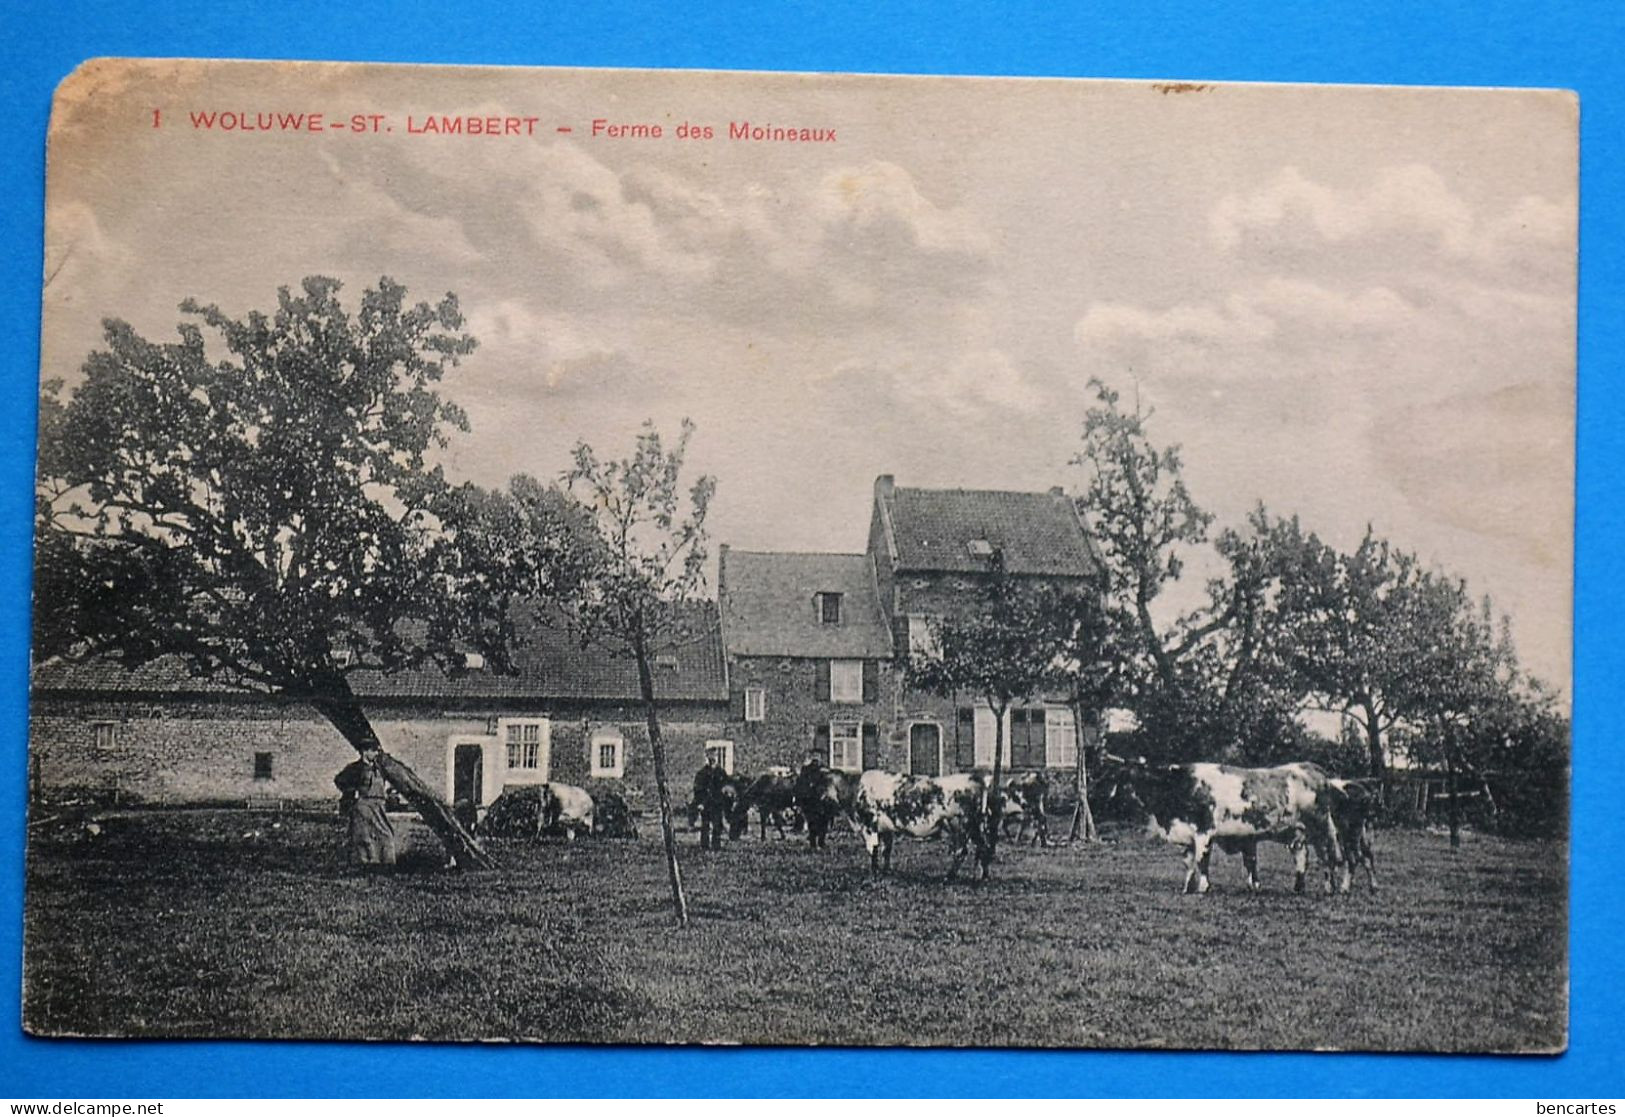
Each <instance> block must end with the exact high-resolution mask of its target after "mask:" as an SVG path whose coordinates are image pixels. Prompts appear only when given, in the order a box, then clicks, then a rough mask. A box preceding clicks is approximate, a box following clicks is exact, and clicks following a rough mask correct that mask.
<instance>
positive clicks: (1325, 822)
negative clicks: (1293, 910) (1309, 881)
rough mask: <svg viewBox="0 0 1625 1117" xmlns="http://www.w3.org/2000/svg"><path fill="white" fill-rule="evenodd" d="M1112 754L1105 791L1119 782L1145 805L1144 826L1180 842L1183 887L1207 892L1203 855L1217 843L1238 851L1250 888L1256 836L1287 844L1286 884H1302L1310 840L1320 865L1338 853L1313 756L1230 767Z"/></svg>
mask: <svg viewBox="0 0 1625 1117" xmlns="http://www.w3.org/2000/svg"><path fill="white" fill-rule="evenodd" d="M1112 760H1113V761H1115V763H1114V765H1113V767H1115V768H1116V776H1117V778H1116V781H1115V782H1114V785H1113V788H1112V793H1113V794H1116V793H1118V792H1119V791H1121V790H1122V789H1124V788H1127V790H1128V793H1129V794H1130V795H1131V796H1132V798H1133V799H1134V800H1135V801H1136V802H1138V803H1139V805H1140V806H1141V807H1143V808H1144V810H1145V812H1146V814H1147V816H1148V827H1149V829H1150V830H1151V831H1152V832H1153V833H1154V834H1156V835H1157V836H1158V837H1160V838H1162V839H1163V840H1164V841H1167V842H1170V843H1172V844H1174V845H1177V846H1182V847H1183V848H1184V850H1185V883H1184V885H1183V886H1182V888H1181V891H1182V892H1184V893H1186V894H1187V895H1188V894H1191V893H1202V892H1206V891H1207V890H1208V888H1209V887H1210V884H1209V880H1208V859H1209V857H1210V855H1211V853H1212V848H1213V847H1214V846H1215V845H1216V846H1218V847H1219V848H1220V849H1222V850H1224V851H1225V852H1226V853H1240V854H1241V859H1242V863H1243V864H1244V865H1245V866H1246V869H1247V886H1248V887H1249V888H1251V889H1253V890H1254V891H1257V889H1258V887H1259V885H1258V843H1259V842H1261V841H1266V842H1281V843H1283V844H1284V845H1286V847H1287V848H1288V849H1290V850H1291V851H1292V858H1293V863H1294V866H1295V868H1296V878H1295V880H1294V882H1293V891H1295V892H1303V891H1304V889H1305V880H1306V878H1307V875H1308V871H1309V864H1308V851H1309V847H1310V846H1313V847H1314V848H1315V852H1316V854H1317V855H1318V856H1319V858H1320V860H1321V861H1322V863H1323V864H1324V865H1325V867H1326V887H1327V890H1328V891H1330V890H1331V888H1332V876H1331V867H1332V866H1333V865H1336V864H1337V863H1338V862H1339V860H1340V859H1341V857H1342V850H1341V847H1340V845H1339V843H1338V838H1337V826H1336V823H1335V822H1334V820H1333V817H1332V798H1331V795H1330V794H1329V793H1328V791H1327V776H1326V773H1325V772H1324V771H1322V770H1321V769H1320V768H1319V767H1317V766H1316V765H1314V764H1308V763H1299V764H1283V765H1281V766H1280V767H1276V768H1237V767H1233V766H1231V765H1228V764H1169V765H1149V764H1147V763H1146V762H1145V761H1144V759H1143V758H1142V759H1139V760H1137V761H1121V760H1118V759H1117V758H1112Z"/></svg>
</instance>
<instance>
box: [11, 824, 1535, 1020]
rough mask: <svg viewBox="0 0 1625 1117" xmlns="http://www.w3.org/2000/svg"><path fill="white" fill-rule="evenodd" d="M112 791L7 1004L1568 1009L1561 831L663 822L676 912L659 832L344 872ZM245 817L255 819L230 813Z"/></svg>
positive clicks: (662, 1015)
mask: <svg viewBox="0 0 1625 1117" xmlns="http://www.w3.org/2000/svg"><path fill="white" fill-rule="evenodd" d="M271 820H272V816H268V815H251V814H246V813H244V812H201V811H200V812H173V813H148V814H127V815H122V816H111V817H107V818H105V819H103V820H102V821H101V822H100V826H101V832H100V833H99V834H96V835H95V836H93V837H86V836H85V835H84V831H83V830H82V829H80V828H78V827H66V826H63V827H58V828H51V827H44V828H40V829H39V830H37V831H36V835H35V839H34V841H33V842H32V843H31V846H30V857H29V867H28V898H27V914H26V927H25V950H26V982H25V984H26V989H25V998H24V1021H25V1024H26V1026H27V1028H28V1029H29V1030H30V1031H32V1032H34V1033H36V1034H75V1035H134V1036H171V1037H173V1036H283V1037H373V1038H389V1039H405V1038H409V1037H422V1038H427V1039H471V1038H491V1039H496V1038H514V1039H520V1038H526V1039H541V1040H552V1041H559V1042H563V1041H588V1042H615V1043H667V1042H684V1043H690V1042H723V1043H769V1044H787V1043H821V1044H895V1043H915V1044H954V1045H960V1044H970V1045H1007V1044H1015V1045H1046V1046H1047V1045H1062V1046H1092V1047H1093V1046H1103V1047H1120V1046H1134V1047H1139V1046H1155V1047H1218V1048H1344V1049H1417V1050H1432V1051H1451V1050H1528V1049H1544V1050H1551V1049H1554V1048H1558V1047H1561V1046H1562V1045H1563V1043H1564V1037H1565V1032H1566V1008H1565V1002H1566V979H1565V946H1566V944H1565V940H1566V933H1565V919H1564V895H1565V877H1566V864H1565V856H1564V851H1563V847H1562V846H1561V845H1557V844H1551V843H1527V842H1524V843H1516V842H1508V841H1503V840H1499V839H1495V838H1491V837H1486V836H1480V835H1472V834H1469V835H1468V836H1467V838H1466V841H1465V844H1464V845H1463V848H1462V849H1461V850H1460V851H1459V852H1457V853H1454V854H1453V853H1452V852H1451V851H1450V849H1449V846H1448V842H1447V840H1446V839H1445V838H1444V837H1443V836H1441V835H1437V834H1430V833H1419V832H1408V831H1406V832H1400V831H1384V832H1381V833H1379V834H1378V836H1377V838H1378V847H1377V848H1378V857H1379V869H1380V871H1381V873H1382V878H1381V885H1382V891H1381V892H1379V893H1377V894H1375V895H1372V894H1370V893H1368V892H1366V891H1364V889H1363V885H1362V884H1360V883H1359V882H1357V884H1356V888H1357V891H1356V894H1354V895H1352V896H1344V897H1328V896H1325V895H1309V896H1294V895H1292V893H1291V891H1290V888H1291V872H1290V863H1289V860H1288V857H1287V855H1286V853H1285V851H1283V850H1281V849H1280V848H1279V847H1266V849H1265V851H1264V853H1263V855H1262V857H1261V860H1262V872H1263V875H1264V880H1265V888H1266V890H1265V891H1263V892H1262V893H1259V894H1250V893H1248V892H1246V891H1245V890H1244V889H1243V887H1242V873H1241V865H1240V862H1239V860H1237V859H1234V858H1228V857H1224V856H1222V855H1219V854H1215V858H1214V873H1213V876H1214V881H1215V891H1214V892H1213V893H1210V894H1209V895H1206V896H1179V895H1176V889H1177V887H1178V886H1179V884H1180V882H1181V880H1182V878H1183V867H1182V865H1181V863H1180V862H1179V860H1178V859H1177V856H1176V855H1175V853H1174V852H1173V851H1172V850H1171V849H1170V848H1169V847H1167V846H1165V845H1162V844H1160V843H1156V842H1153V841H1151V840H1149V839H1147V838H1145V837H1143V836H1141V835H1139V834H1138V833H1125V834H1123V835H1121V836H1120V837H1119V840H1117V841H1114V842H1109V843H1106V844H1102V845H1092V846H1078V847H1071V848H1060V849H1049V850H1032V849H1018V848H1014V847H1011V846H1004V847H1001V852H1000V863H999V864H997V865H995V866H994V878H993V879H992V880H991V881H989V882H987V883H986V884H973V883H971V882H969V881H968V880H961V881H957V882H951V883H950V882H945V881H944V880H943V879H942V878H943V872H944V869H945V862H946V853H945V850H944V849H943V847H942V846H941V844H940V843H926V844H915V843H905V842H900V843H899V845H898V871H897V873H896V875H895V876H894V877H892V878H889V879H886V880H884V881H880V882H875V881H872V880H871V879H870V878H869V873H868V867H867V859H866V858H865V857H864V855H863V853H862V848H861V845H860V844H859V843H858V841H857V839H856V838H855V837H853V836H852V835H850V834H842V835H841V836H840V838H839V839H838V840H832V842H831V847H830V849H829V850H827V851H825V852H822V853H814V852H812V851H810V850H808V849H807V848H806V847H805V845H803V844H801V843H799V842H788V843H779V842H777V841H769V842H767V843H765V844H764V843H761V842H759V841H757V840H756V839H755V837H754V836H752V837H750V838H749V839H747V840H744V841H740V842H736V843H734V844H733V845H732V846H730V847H729V848H727V849H725V850H723V851H721V852H719V853H715V854H702V853H701V852H700V850H699V849H698V847H697V846H696V845H694V844H693V838H692V836H688V835H685V836H684V841H685V842H686V843H687V844H685V846H684V849H683V853H684V869H685V872H686V874H687V880H688V886H689V894H690V897H691V903H692V908H693V916H694V922H693V925H692V926H691V927H690V928H689V929H688V930H686V931H679V930H676V929H674V928H673V927H672V926H671V925H670V915H669V909H668V897H667V892H666V889H667V885H666V880H665V868H664V863H663V861H662V859H661V856H660V849H659V844H658V842H657V841H654V840H651V839H649V838H648V837H645V838H644V839H643V840H642V841H640V842H615V841H597V842H577V843H575V844H574V845H572V846H566V845H563V844H543V845H535V846H526V845H518V844H497V845H496V846H495V847H494V848H495V852H496V854H497V856H498V857H499V858H500V859H501V862H502V865H503V868H502V869H501V870H500V871H498V872H494V873H488V874H478V875H466V876H465V875H458V874H455V873H448V872H442V871H439V870H437V869H436V868H434V863H433V859H432V858H431V857H429V856H427V854H428V853H429V850H428V849H427V848H425V850H424V853H425V856H424V857H422V858H420V859H418V860H417V861H416V867H415V870H413V869H411V868H409V869H408V870H407V871H402V872H398V873H397V874H395V875H393V876H389V877H374V878H361V877H356V876H353V875H350V874H349V873H348V872H347V871H346V870H344V869H343V867H342V866H341V865H340V864H339V860H338V856H337V852H336V842H337V837H338V826H339V824H338V822H337V820H336V819H335V818H332V817H315V816H301V815H289V816H285V817H284V819H283V821H282V825H281V827H280V828H276V829H272V828H271V826H270V823H271ZM251 831H259V836H258V837H253V838H250V837H245V836H244V835H245V834H248V833H249V832H251Z"/></svg>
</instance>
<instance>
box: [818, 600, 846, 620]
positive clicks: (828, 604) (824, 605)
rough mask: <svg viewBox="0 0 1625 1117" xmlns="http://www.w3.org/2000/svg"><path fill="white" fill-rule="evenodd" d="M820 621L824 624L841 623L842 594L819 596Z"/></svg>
mask: <svg viewBox="0 0 1625 1117" xmlns="http://www.w3.org/2000/svg"><path fill="white" fill-rule="evenodd" d="M818 619H819V621H820V622H822V623H824V624H840V623H841V595H840V594H838V593H821V594H819V595H818Z"/></svg>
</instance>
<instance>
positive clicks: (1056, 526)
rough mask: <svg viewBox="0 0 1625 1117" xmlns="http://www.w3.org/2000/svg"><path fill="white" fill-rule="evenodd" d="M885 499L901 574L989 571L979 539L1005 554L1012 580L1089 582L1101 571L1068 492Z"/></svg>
mask: <svg viewBox="0 0 1625 1117" xmlns="http://www.w3.org/2000/svg"><path fill="white" fill-rule="evenodd" d="M882 499H883V500H885V502H886V512H887V515H888V517H889V520H890V525H891V532H892V536H891V537H892V539H893V541H894V542H895V544H896V547H897V569H898V570H948V571H963V572H971V571H978V570H986V569H987V558H986V557H985V556H982V555H977V554H974V553H972V551H971V543H972V541H973V540H986V541H987V542H988V543H989V544H990V545H991V546H992V547H996V548H999V549H1001V550H1002V551H1003V552H1004V562H1005V569H1006V570H1008V571H1009V572H1010V573H1012V574H1043V575H1050V576H1073V577H1088V576H1092V575H1094V574H1096V573H1097V572H1098V571H1099V569H1100V566H1099V563H1098V561H1097V560H1096V557H1095V552H1094V549H1093V547H1092V546H1091V545H1090V542H1089V538H1088V536H1087V535H1086V534H1085V532H1084V529H1083V525H1082V522H1081V521H1080V520H1079V519H1078V514H1077V512H1076V510H1074V509H1073V507H1072V502H1071V499H1070V498H1069V497H1067V496H1066V495H1065V494H1063V493H1059V492H1048V493H1018V492H1002V491H998V490H991V489H906V488H895V489H892V490H891V494H890V496H889V497H882Z"/></svg>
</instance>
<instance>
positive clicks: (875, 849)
mask: <svg viewBox="0 0 1625 1117" xmlns="http://www.w3.org/2000/svg"><path fill="white" fill-rule="evenodd" d="M863 848H865V849H867V850H868V851H869V871H870V872H871V873H875V874H879V872H880V832H879V831H878V830H871V829H869V828H868V827H867V826H865V827H864V828H863Z"/></svg>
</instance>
